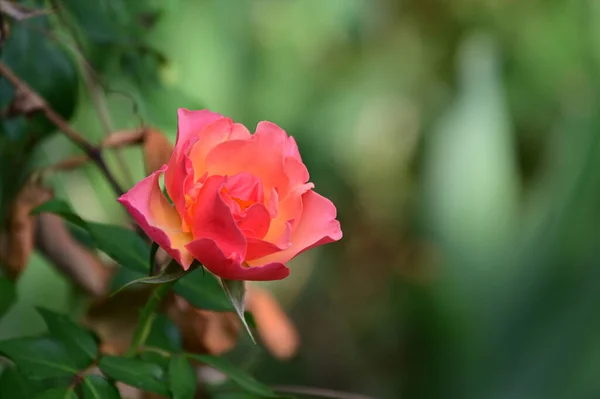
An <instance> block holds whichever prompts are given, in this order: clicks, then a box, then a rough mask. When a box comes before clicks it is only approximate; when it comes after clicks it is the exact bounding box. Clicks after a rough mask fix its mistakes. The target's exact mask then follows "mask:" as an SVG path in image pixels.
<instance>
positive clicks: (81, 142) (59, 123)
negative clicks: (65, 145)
mask: <svg viewBox="0 0 600 399" xmlns="http://www.w3.org/2000/svg"><path fill="white" fill-rule="evenodd" d="M0 75H2V76H4V77H5V78H6V79H7V80H8V81H9V82H10V83H11V84H12V85H13V86H14V87H15V90H16V99H18V100H20V101H23V104H25V105H26V106H25V107H24V111H25V112H26V113H31V112H36V111H41V112H43V113H44V115H45V116H46V118H48V120H49V121H50V122H52V123H53V124H54V125H55V126H56V127H57V128H58V129H59V130H61V131H62V132H63V133H64V134H65V136H67V137H68V138H69V140H71V141H72V142H73V143H75V144H76V145H77V146H78V147H79V148H81V149H82V150H83V151H84V152H85V153H86V155H87V156H88V157H89V158H90V159H91V160H92V161H93V162H94V163H95V164H96V165H97V166H98V168H100V171H101V172H102V174H103V175H104V176H105V177H106V179H107V180H108V182H109V183H110V185H111V187H112V189H113V191H114V192H115V194H117V196H119V197H120V196H121V195H123V193H124V191H123V189H122V188H121V186H120V185H119V183H118V182H117V180H116V179H115V178H114V176H113V175H112V174H111V173H110V171H109V170H108V167H107V166H106V163H105V162H104V158H103V157H102V153H101V152H100V150H99V149H98V148H96V147H94V145H93V144H92V143H90V142H89V141H87V140H86V139H85V138H84V137H83V136H82V135H81V134H79V133H78V132H76V131H75V130H74V129H73V128H72V127H71V126H70V125H69V124H68V123H67V121H65V120H64V119H63V118H62V116H60V115H59V114H58V113H57V112H56V111H54V110H53V109H52V107H50V105H49V104H48V103H47V102H46V101H45V100H44V99H43V98H42V97H41V96H40V95H39V94H38V93H37V92H36V91H34V90H33V89H32V88H31V87H29V85H28V84H27V83H25V82H23V81H22V80H21V79H19V77H18V76H17V75H15V74H14V72H13V71H12V70H11V69H10V68H9V67H8V66H7V65H6V64H4V63H3V62H0Z"/></svg>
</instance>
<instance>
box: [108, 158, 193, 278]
mask: <svg viewBox="0 0 600 399" xmlns="http://www.w3.org/2000/svg"><path fill="white" fill-rule="evenodd" d="M166 169H167V166H166V165H163V167H162V168H160V169H159V170H158V171H157V172H154V173H152V174H151V175H150V176H148V177H146V178H145V179H144V180H142V181H140V182H139V183H138V184H136V185H135V186H134V187H133V188H132V189H131V190H129V191H128V192H127V193H125V194H123V195H122V196H121V197H120V198H119V199H118V201H119V202H120V203H122V204H123V205H124V206H125V207H126V208H127V210H128V211H129V213H131V215H132V216H133V218H134V219H135V220H136V222H138V224H139V225H140V227H141V228H142V230H144V231H145V232H146V234H148V236H149V237H150V238H151V239H152V240H154V241H156V242H157V243H158V245H160V246H161V247H162V248H163V249H164V250H165V251H167V253H168V254H169V255H171V256H172V257H173V258H174V259H175V260H176V261H177V262H178V263H179V264H180V265H181V266H182V267H183V268H184V269H185V270H187V269H188V268H189V267H190V265H191V264H192V262H193V260H194V259H193V257H192V255H191V254H190V252H189V251H188V250H187V249H185V246H186V245H187V244H188V243H189V242H190V241H191V240H192V235H191V234H188V233H184V232H183V231H182V230H181V218H180V217H179V214H178V213H177V211H176V210H175V208H173V207H172V206H171V204H169V201H167V199H166V198H165V196H164V195H163V193H162V191H161V189H160V185H159V181H158V180H159V177H160V175H161V174H162V173H163V172H165V170H166Z"/></svg>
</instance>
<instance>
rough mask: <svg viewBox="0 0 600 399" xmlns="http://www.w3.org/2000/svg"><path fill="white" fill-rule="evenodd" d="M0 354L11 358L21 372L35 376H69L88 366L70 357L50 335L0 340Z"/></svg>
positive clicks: (63, 347) (61, 345) (62, 346)
mask: <svg viewBox="0 0 600 399" xmlns="http://www.w3.org/2000/svg"><path fill="white" fill-rule="evenodd" d="M0 354H2V355H4V356H6V357H8V358H9V359H10V360H12V361H13V362H14V363H15V364H16V365H17V367H18V368H19V370H20V371H21V372H22V373H24V374H26V375H29V376H35V377H37V378H46V377H48V378H49V377H65V376H71V375H74V374H77V373H78V371H79V370H81V369H83V368H85V367H86V366H88V364H86V363H83V362H80V361H78V360H75V359H73V358H72V357H70V356H69V353H68V351H67V349H66V348H65V346H64V345H63V344H62V343H61V342H59V341H58V340H56V339H54V338H51V337H40V338H16V339H10V340H7V341H2V342H0Z"/></svg>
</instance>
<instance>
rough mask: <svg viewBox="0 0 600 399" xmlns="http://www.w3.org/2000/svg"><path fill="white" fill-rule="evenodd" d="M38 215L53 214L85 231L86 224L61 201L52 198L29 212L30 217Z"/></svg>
mask: <svg viewBox="0 0 600 399" xmlns="http://www.w3.org/2000/svg"><path fill="white" fill-rule="evenodd" d="M39 213H54V214H56V215H58V216H60V217H62V218H63V219H65V220H67V221H69V222H71V223H73V224H74V225H75V226H78V227H81V228H82V229H84V230H87V223H86V222H85V221H84V220H83V219H82V218H80V217H79V216H78V215H76V214H75V213H74V212H73V210H72V209H71V207H70V206H69V204H67V203H66V202H65V201H63V200H61V199H58V198H53V199H51V200H49V201H46V202H44V203H43V204H41V205H40V206H38V207H37V208H34V209H33V210H32V211H31V214H32V215H37V214H39Z"/></svg>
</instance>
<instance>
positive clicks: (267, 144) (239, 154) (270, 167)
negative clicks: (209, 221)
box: [206, 122, 289, 201]
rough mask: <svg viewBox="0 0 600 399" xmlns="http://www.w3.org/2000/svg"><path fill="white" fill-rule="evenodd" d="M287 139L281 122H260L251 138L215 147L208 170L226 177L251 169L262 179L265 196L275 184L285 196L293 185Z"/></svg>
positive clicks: (250, 171) (209, 172)
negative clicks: (288, 171) (286, 166)
mask: <svg viewBox="0 0 600 399" xmlns="http://www.w3.org/2000/svg"><path fill="white" fill-rule="evenodd" d="M286 140H287V136H286V134H285V132H284V131H283V130H282V129H280V128H278V127H277V125H275V124H273V123H270V122H260V123H259V124H258V126H257V128H256V133H255V134H253V135H252V136H251V137H250V139H248V140H229V141H226V142H224V143H221V144H219V145H217V146H216V147H215V148H213V149H212V151H210V152H209V153H208V156H207V159H206V171H207V172H208V174H209V175H222V176H233V175H236V174H238V173H241V172H248V173H251V174H253V175H255V176H256V177H258V178H259V179H260V181H261V182H262V184H263V189H264V193H265V195H269V194H270V193H271V190H272V188H274V187H277V190H278V191H279V194H280V195H282V194H283V195H285V194H287V191H288V186H289V184H288V177H287V175H286V173H285V169H284V160H285V158H284V156H285V150H286V148H285V146H286ZM265 201H268V198H265Z"/></svg>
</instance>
